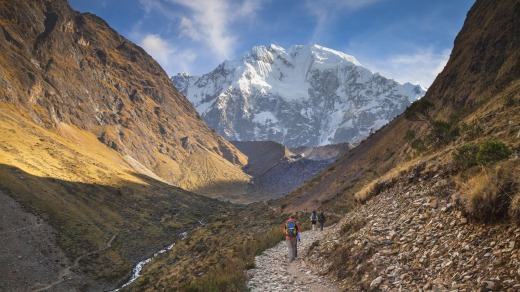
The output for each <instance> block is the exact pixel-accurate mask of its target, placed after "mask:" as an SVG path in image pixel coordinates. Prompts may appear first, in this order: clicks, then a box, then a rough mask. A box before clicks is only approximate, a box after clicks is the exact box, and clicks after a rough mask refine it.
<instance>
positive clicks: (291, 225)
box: [285, 221, 297, 236]
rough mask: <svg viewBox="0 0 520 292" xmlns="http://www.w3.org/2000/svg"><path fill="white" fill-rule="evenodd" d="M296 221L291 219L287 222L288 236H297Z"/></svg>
mask: <svg viewBox="0 0 520 292" xmlns="http://www.w3.org/2000/svg"><path fill="white" fill-rule="evenodd" d="M296 233H297V230H296V223H295V222H294V221H289V222H287V223H286V224H285V235H287V236H296Z"/></svg>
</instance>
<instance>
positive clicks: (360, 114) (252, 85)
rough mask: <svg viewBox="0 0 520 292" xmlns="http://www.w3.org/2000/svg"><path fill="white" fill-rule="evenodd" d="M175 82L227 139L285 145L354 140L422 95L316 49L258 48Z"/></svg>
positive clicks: (180, 76) (351, 59)
mask: <svg viewBox="0 0 520 292" xmlns="http://www.w3.org/2000/svg"><path fill="white" fill-rule="evenodd" d="M172 80H173V83H174V84H175V85H176V86H177V88H179V90H181V92H183V93H184V94H185V95H186V96H187V97H188V99H189V100H190V101H191V102H192V103H193V104H194V105H195V107H196V108H197V110H198V112H199V113H200V114H201V116H202V117H203V118H204V119H205V120H206V121H207V122H208V124H209V125H210V126H211V127H212V128H214V129H216V130H217V131H218V132H219V133H220V134H221V135H223V136H224V137H226V138H227V139H228V140H237V141H267V140H269V141H277V142H279V143H282V144H283V145H286V146H288V147H298V146H318V145H328V144H338V143H343V142H350V143H354V142H358V141H360V140H362V139H364V138H366V137H367V136H368V135H369V134H370V133H371V132H372V131H375V130H377V129H379V128H380V127H381V126H383V125H384V124H386V123H388V122H389V121H391V120H392V119H393V118H394V117H395V116H397V115H399V114H400V113H402V112H403V111H404V109H405V108H406V107H407V106H408V105H409V104H410V103H411V102H413V101H415V100H417V99H418V98H419V97H421V96H422V95H423V94H424V90H423V89H421V87H419V86H414V85H411V84H409V83H407V84H404V85H400V84H398V83H397V82H395V81H393V80H390V79H387V78H385V77H383V76H381V75H379V74H373V73H371V72H370V71H369V70H367V69H366V68H364V67H362V66H361V64H360V63H359V62H358V61H357V60H356V59H355V58H354V57H352V56H349V55H346V54H344V53H341V52H337V51H334V50H331V49H328V48H324V47H321V46H318V45H306V46H293V47H290V48H289V49H284V48H281V47H278V46H275V45H271V46H269V47H264V46H258V47H254V48H253V49H252V50H251V51H250V52H247V53H246V54H244V56H242V58H240V59H239V60H234V61H226V62H224V63H222V64H220V65H219V66H218V67H217V68H216V69H215V70H213V71H212V72H210V73H208V74H205V75H203V76H201V77H196V76H189V75H187V74H186V73H182V74H178V75H177V76H174V77H172Z"/></svg>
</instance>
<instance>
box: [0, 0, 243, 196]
mask: <svg viewBox="0 0 520 292" xmlns="http://www.w3.org/2000/svg"><path fill="white" fill-rule="evenodd" d="M0 16H1V18H2V21H0V47H1V49H2V51H3V54H2V55H1V56H0V79H1V80H2V81H1V82H0V101H3V102H6V103H10V104H12V105H14V106H15V108H16V109H17V110H18V111H19V112H21V113H24V114H25V115H26V116H27V118H28V119H30V120H32V121H33V122H34V123H35V124H37V125H39V126H41V127H42V128H44V129H47V130H51V131H54V129H58V131H57V133H58V134H63V135H68V133H67V129H65V127H71V126H72V127H75V128H77V129H81V130H83V131H87V132H90V133H91V134H92V135H93V136H95V137H96V138H97V139H98V140H99V141H100V142H102V143H103V144H105V145H106V146H108V147H110V148H112V149H113V150H115V151H117V152H118V153H120V154H121V155H123V156H125V157H127V158H129V161H130V160H132V163H133V162H135V163H136V164H139V165H142V166H143V167H144V168H141V167H135V169H136V170H137V171H140V170H145V169H147V170H145V173H146V174H150V173H151V172H153V173H155V174H156V175H157V176H158V177H160V178H161V179H162V180H164V181H167V182H169V183H172V184H175V185H177V186H180V187H182V188H184V189H188V190H191V191H197V192H200V193H202V194H206V195H210V196H212V197H222V196H226V195H229V193H230V192H231V193H233V194H236V193H243V192H244V191H245V189H246V187H247V183H248V182H249V177H248V176H247V175H246V174H245V173H243V172H242V170H241V167H242V166H243V165H245V164H247V158H246V157H245V156H244V155H243V154H241V153H240V151H238V150H237V149H236V148H235V147H233V145H231V144H230V143H228V142H227V141H225V140H224V139H223V138H222V137H221V136H220V135H218V134H217V133H216V132H215V131H212V130H211V129H210V128H209V127H208V126H207V125H206V124H205V123H204V121H203V120H202V119H201V118H200V116H199V115H198V114H197V112H196V111H195V109H194V108H193V106H192V105H191V104H190V103H189V101H188V100H187V99H186V98H185V97H184V96H182V94H180V93H179V92H178V91H177V89H175V88H174V87H173V85H172V83H171V80H170V79H169V78H168V76H167V74H166V73H165V72H164V70H163V69H162V68H161V67H160V66H159V64H157V62H155V61H154V60H153V58H152V57H150V56H149V55H148V54H147V53H146V52H145V51H144V50H143V49H142V48H140V47H138V46H137V45H135V44H133V43H131V42H130V41H128V40H127V39H125V38H124V37H123V36H121V35H119V34H118V33H117V32H116V31H114V30H113V29H112V28H110V27H109V26H108V25H107V23H106V22H105V21H103V20H102V19H100V18H98V17H96V16H95V15H92V14H88V13H86V14H81V13H78V12H76V11H74V10H72V9H71V8H70V6H69V5H68V3H67V2H66V1H65V0H56V1H51V2H46V1H41V0H39V1H0ZM64 125H66V126H64Z"/></svg>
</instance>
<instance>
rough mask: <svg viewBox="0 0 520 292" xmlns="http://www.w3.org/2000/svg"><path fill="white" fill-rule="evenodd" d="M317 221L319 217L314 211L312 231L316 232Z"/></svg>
mask: <svg viewBox="0 0 520 292" xmlns="http://www.w3.org/2000/svg"><path fill="white" fill-rule="evenodd" d="M317 220H318V215H316V211H312V214H311V223H312V231H316V221H317Z"/></svg>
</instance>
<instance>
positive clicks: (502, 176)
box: [459, 163, 520, 221]
mask: <svg viewBox="0 0 520 292" xmlns="http://www.w3.org/2000/svg"><path fill="white" fill-rule="evenodd" d="M515 169H516V170H518V167H516V168H515V167H514V166H513V165H512V164H511V163H506V164H501V165H497V166H495V167H493V168H484V169H482V170H481V171H480V172H479V173H478V174H476V175H475V176H473V177H472V178H470V179H468V180H467V181H466V180H465V181H463V182H459V184H460V185H461V197H462V199H463V202H464V207H465V210H466V212H467V213H468V215H469V216H471V217H473V218H475V219H477V220H479V221H496V220H500V219H503V218H505V217H506V216H507V215H508V214H509V215H512V216H513V217H518V216H519V214H520V210H519V203H520V202H518V200H520V199H518V198H517V197H518V191H519V178H518V177H517V176H516V175H515V172H516V171H515Z"/></svg>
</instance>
